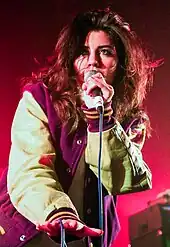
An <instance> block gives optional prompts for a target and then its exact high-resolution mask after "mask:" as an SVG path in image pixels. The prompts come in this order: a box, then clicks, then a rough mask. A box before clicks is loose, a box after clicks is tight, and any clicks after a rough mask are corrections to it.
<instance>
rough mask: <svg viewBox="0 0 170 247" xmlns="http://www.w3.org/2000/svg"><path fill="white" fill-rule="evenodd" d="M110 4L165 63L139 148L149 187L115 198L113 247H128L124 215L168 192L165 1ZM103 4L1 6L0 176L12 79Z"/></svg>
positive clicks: (169, 69)
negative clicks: (83, 14) (76, 19)
mask: <svg viewBox="0 0 170 247" xmlns="http://www.w3.org/2000/svg"><path fill="white" fill-rule="evenodd" d="M22 2H24V3H22ZM112 2H115V3H114V4H113V6H114V9H115V11H116V12H118V13H119V14H121V15H122V16H124V17H125V19H126V20H127V21H128V22H129V23H130V24H132V26H133V29H134V30H135V31H136V32H137V33H138V35H139V36H140V37H141V38H142V39H143V40H144V41H145V43H146V44H147V45H148V47H149V48H150V49H151V50H153V51H154V53H155V58H158V59H159V58H162V57H163V58H164V59H165V63H164V65H163V66H161V67H160V68H158V69H157V70H156V73H155V80H154V87H153V88H152V90H151V92H150V93H149V94H148V97H147V101H146V105H147V108H148V111H149V113H150V117H151V121H152V127H153V133H152V138H151V139H149V140H148V141H147V142H146V144H145V146H144V149H143V155H144V158H145V161H146V162H147V163H148V164H149V166H150V168H151V170H152V173H153V189H152V190H150V191H147V192H142V193H139V194H131V195H124V196H120V197H119V199H118V213H119V216H120V222H121V226H122V230H121V232H120V234H119V236H118V238H117V240H116V242H115V244H114V246H115V247H124V246H125V247H127V246H128V243H129V240H128V217H129V216H130V215H132V214H134V213H136V212H138V211H140V210H143V209H144V208H146V206H147V202H148V201H149V200H153V199H155V197H156V195H157V194H158V193H159V192H161V191H163V190H165V189H168V188H170V168H169V165H170V155H169V154H170V144H169V143H170V129H169V124H170V110H169V105H170V97H169V94H170V93H169V92H170V81H169V77H170V48H169V47H170V2H169V1H161V0H157V1H153V0H150V1H147V0H146V1H136V0H130V1H127V0H125V1H123V0H119V1H112ZM127 2H128V4H127ZM107 3H108V4H109V3H110V1H105V0H103V1H99V0H86V1H84V3H81V1H79V0H77V1H76V0H70V1H67V0H56V1H54V0H53V1H52V0H43V1H31V0H25V1H17V0H16V1H8V0H6V2H5V3H0V78H1V80H0V92H1V97H0V112H1V120H0V129H1V131H0V140H1V145H0V155H1V164H0V172H1V171H2V169H3V168H4V167H5V166H6V165H7V163H8V155H9V149H10V128H11V122H12V119H13V115H14V112H15V109H16V106H17V103H18V101H19V83H18V82H17V79H18V78H19V77H20V76H25V75H29V74H30V73H31V71H33V70H35V69H36V66H37V65H35V63H34V57H35V58H37V59H38V60H39V61H40V62H43V61H44V58H45V57H46V56H48V55H50V54H51V52H52V50H53V48H54V46H55V41H56V36H57V34H58V32H59V30H60V29H61V27H63V25H64V24H66V23H67V21H69V20H70V18H71V16H72V15H74V13H77V11H80V10H86V9H89V8H91V7H92V8H100V7H103V6H104V7H106V6H107V5H108V4H107Z"/></svg>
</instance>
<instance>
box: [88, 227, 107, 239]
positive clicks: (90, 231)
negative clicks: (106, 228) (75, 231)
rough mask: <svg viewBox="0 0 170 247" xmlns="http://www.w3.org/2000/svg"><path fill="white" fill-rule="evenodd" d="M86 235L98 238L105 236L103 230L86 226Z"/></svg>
mask: <svg viewBox="0 0 170 247" xmlns="http://www.w3.org/2000/svg"><path fill="white" fill-rule="evenodd" d="M84 234H85V235H86V236H91V237H98V236H101V235H102V234H103V230H101V229H97V228H90V227H88V226H84Z"/></svg>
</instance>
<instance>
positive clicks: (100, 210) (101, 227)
mask: <svg viewBox="0 0 170 247" xmlns="http://www.w3.org/2000/svg"><path fill="white" fill-rule="evenodd" d="M97 111H98V113H99V153H98V200H99V205H98V210H99V228H100V229H101V230H104V226H103V192H102V179H101V166H102V164H101V163H102V162H101V161H102V133H103V112H104V109H103V107H102V106H99V107H98V108H97ZM100 242H101V247H102V246H103V234H102V235H101V239H100Z"/></svg>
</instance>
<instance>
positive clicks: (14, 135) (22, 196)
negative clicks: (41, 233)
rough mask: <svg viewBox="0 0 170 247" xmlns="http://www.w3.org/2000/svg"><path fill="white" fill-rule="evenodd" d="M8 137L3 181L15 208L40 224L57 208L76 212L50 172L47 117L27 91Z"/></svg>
mask: <svg viewBox="0 0 170 247" xmlns="http://www.w3.org/2000/svg"><path fill="white" fill-rule="evenodd" d="M11 139H12V145H11V150H10V157H9V171H8V177H7V184H8V192H9V195H10V198H11V201H12V203H13V205H14V206H15V207H16V209H17V210H18V211H19V212H20V213H21V214H22V215H24V216H25V217H26V218H27V219H29V220H30V221H31V222H33V223H44V222H45V220H46V218H47V216H48V215H49V214H50V213H51V212H52V211H54V210H56V209H58V208H60V207H66V208H71V209H72V210H74V212H76V209H75V207H74V206H73V204H72V202H71V200H70V199H69V197H68V196H67V195H66V194H65V193H64V192H63V189H62V187H61V185H60V183H59V181H58V178H57V175H56V173H55V171H54V161H55V159H56V154H55V149H54V147H53V145H52V141H51V136H50V133H49V129H48V120H47V117H46V115H45V114H44V112H43V110H42V109H41V107H40V106H39V104H38V103H37V102H36V101H35V99H34V98H33V96H32V95H31V93H29V92H24V94H23V97H22V99H21V100H20V102H19V105H18V108H17V110H16V113H15V116H14V120H13V124H12V130H11ZM75 214H77V212H76V213H75Z"/></svg>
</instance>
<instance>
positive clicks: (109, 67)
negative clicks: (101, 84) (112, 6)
mask: <svg viewBox="0 0 170 247" xmlns="http://www.w3.org/2000/svg"><path fill="white" fill-rule="evenodd" d="M116 65H117V55H116V50H115V47H114V45H113V44H112V42H111V40H110V38H109V36H108V34H106V33H105V32H104V31H91V32H89V33H88V35H87V37H86V40H85V44H84V46H83V47H82V49H81V50H80V53H79V56H78V57H77V58H76V59H75V61H74V69H75V72H76V76H77V81H78V83H79V84H80V85H81V84H82V83H83V81H84V73H86V72H88V71H90V70H96V71H98V72H100V73H101V74H102V75H103V77H104V78H105V80H106V82H107V83H108V84H112V82H113V78H114V74H115V69H116Z"/></svg>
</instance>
